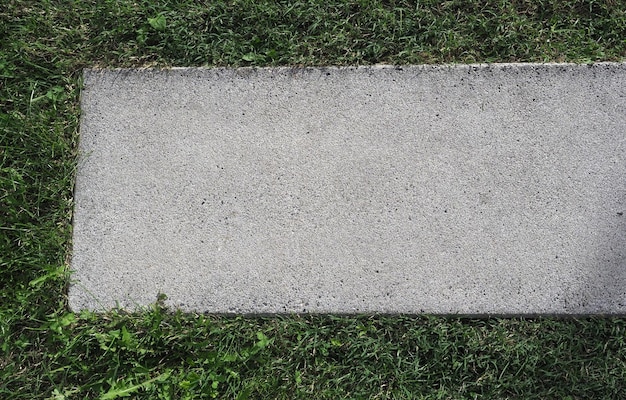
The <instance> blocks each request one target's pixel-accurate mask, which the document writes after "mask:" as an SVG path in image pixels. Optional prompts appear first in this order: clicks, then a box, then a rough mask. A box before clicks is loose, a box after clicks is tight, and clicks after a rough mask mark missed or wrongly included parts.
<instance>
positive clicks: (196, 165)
mask: <svg viewBox="0 0 626 400" xmlns="http://www.w3.org/2000/svg"><path fill="white" fill-rule="evenodd" d="M82 111H83V115H82V121H81V138H80V160H79V165H78V174H77V182H76V189H75V213H74V234H73V235H74V236H73V255H72V261H71V267H72V269H73V270H74V273H73V283H72V285H71V287H70V290H69V301H70V305H71V308H72V309H74V310H81V309H90V310H97V311H98V310H106V309H110V308H113V307H122V308H126V309H129V310H133V309H137V308H141V307H143V306H147V305H149V304H151V303H153V302H154V301H155V300H156V298H157V294H158V293H164V294H165V295H167V297H168V299H167V301H166V302H165V303H166V304H167V305H168V306H170V307H172V308H180V309H182V310H184V311H199V312H211V313H244V314H247V313H300V312H315V313H432V314H462V315H536V314H576V315H578V314H625V313H626V216H625V215H624V213H625V212H626V64H619V63H618V64H611V63H603V64H595V65H592V66H588V65H571V64H547V65H537V64H494V65H461V66H410V67H408V66H404V67H402V68H395V67H393V66H375V67H358V68H357V67H347V68H307V69H303V68H275V69H252V68H245V69H171V70H162V71H157V70H107V71H100V70H88V71H86V72H85V84H84V91H83V93H82Z"/></svg>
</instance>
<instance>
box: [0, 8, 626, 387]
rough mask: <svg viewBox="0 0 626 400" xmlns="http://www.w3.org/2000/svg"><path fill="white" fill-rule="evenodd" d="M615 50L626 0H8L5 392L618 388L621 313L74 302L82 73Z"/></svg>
mask: <svg viewBox="0 0 626 400" xmlns="http://www.w3.org/2000/svg"><path fill="white" fill-rule="evenodd" d="M625 58H626V3H625V2H624V1H622V0H576V1H575V0H562V1H558V0H536V1H531V0H491V1H459V0H452V1H420V2H419V3H418V2H412V1H411V2H409V1H392V0H387V1H375V0H354V1H335V0H303V1H280V2H270V1H243V0H237V1H228V2H225V1H209V0H206V1H191V0H179V1H168V2H166V1H162V0H160V1H130V0H119V1H117V0H116V1H113V0H89V1H81V0H54V1H53V0H48V1H45V0H40V1H29V0H4V1H3V2H2V4H0V398H2V399H4V398H6V399H48V398H53V399H66V398H68V399H73V398H78V399H82V398H105V399H106V398H118V397H122V396H126V395H128V396H130V397H131V398H151V399H152V398H155V399H157V398H162V399H170V398H171V399H185V398H189V399H192V398H193V399H196V398H213V397H224V398H246V397H249V398H254V399H258V398H284V399H291V398H303V399H309V398H381V399H382V398H436V399H448V398H459V399H461V398H462V399H465V398H478V397H485V398H523V399H527V398H536V399H546V398H555V399H556V398H559V399H562V398H580V399H587V398H616V399H618V398H626V324H625V320H624V319H615V318H613V319H600V318H597V319H566V320H559V319H550V318H548V319H482V320H481V319H458V318H428V317H409V316H386V317H384V316H355V317H338V316H284V317H273V318H269V317H268V318H241V317H239V318H235V317H217V316H201V315H188V314H180V313H173V312H168V311H167V310H164V309H163V307H161V306H160V305H159V304H155V306H154V308H153V309H151V310H148V311H146V312H145V313H143V314H140V315H127V314H122V313H110V314H107V315H93V314H89V313H82V314H74V313H71V312H69V311H68V309H67V303H66V288H67V284H68V281H69V275H68V271H67V260H68V256H69V249H70V246H71V243H70V239H71V224H70V222H71V210H72V184H73V179H74V169H75V158H76V144H77V132H78V121H79V115H80V110H79V93H80V76H81V69H82V68H84V67H88V66H102V67H128V66H169V65H176V66H201V65H208V66H215V65H220V66H226V65H227V66H242V65H345V64H372V63H394V64H407V63H466V62H513V61H540V62H543V61H572V62H594V61H607V60H624V59H625Z"/></svg>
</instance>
